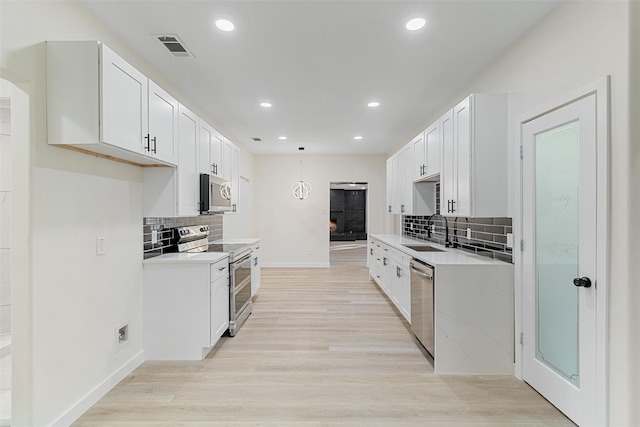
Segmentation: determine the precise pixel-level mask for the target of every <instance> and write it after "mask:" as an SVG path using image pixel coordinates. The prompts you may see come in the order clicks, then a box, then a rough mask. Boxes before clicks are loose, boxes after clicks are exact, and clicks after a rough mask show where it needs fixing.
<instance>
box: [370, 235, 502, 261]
mask: <svg viewBox="0 0 640 427" xmlns="http://www.w3.org/2000/svg"><path fill="white" fill-rule="evenodd" d="M369 237H371V238H372V239H376V240H379V241H380V242H382V243H384V244H386V245H389V246H391V247H393V248H394V249H397V250H399V251H401V252H404V253H405V254H407V255H409V256H411V257H413V258H417V259H419V260H421V261H424V262H426V263H427V264H429V265H432V266H434V267H436V266H438V265H471V264H473V265H510V264H509V263H507V262H504V261H499V260H495V259H491V258H487V257H483V256H480V255H475V254H472V253H469V252H465V251H462V250H459V249H453V248H445V247H444V246H442V245H439V244H437V243H433V242H427V241H425V240H418V239H413V238H411V237H406V236H400V235H397V234H372V235H370V236H369ZM403 245H424V246H433V247H434V248H438V249H441V250H442V251H443V252H418V251H414V250H413V249H409V248H407V247H406V246H403Z"/></svg>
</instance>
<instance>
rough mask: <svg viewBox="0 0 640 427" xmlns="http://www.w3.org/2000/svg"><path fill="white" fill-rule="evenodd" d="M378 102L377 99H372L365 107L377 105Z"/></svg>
mask: <svg viewBox="0 0 640 427" xmlns="http://www.w3.org/2000/svg"><path fill="white" fill-rule="evenodd" d="M379 105H380V103H379V102H378V101H372V102H370V103H368V104H367V107H378V106H379Z"/></svg>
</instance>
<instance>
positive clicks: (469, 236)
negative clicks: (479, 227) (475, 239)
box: [467, 227, 471, 239]
mask: <svg viewBox="0 0 640 427" xmlns="http://www.w3.org/2000/svg"><path fill="white" fill-rule="evenodd" d="M467 239H471V227H467Z"/></svg>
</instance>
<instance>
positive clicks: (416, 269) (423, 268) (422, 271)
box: [410, 260, 433, 280]
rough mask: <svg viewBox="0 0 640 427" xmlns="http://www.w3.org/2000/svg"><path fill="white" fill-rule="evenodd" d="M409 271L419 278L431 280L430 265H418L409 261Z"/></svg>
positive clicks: (431, 268)
mask: <svg viewBox="0 0 640 427" xmlns="http://www.w3.org/2000/svg"><path fill="white" fill-rule="evenodd" d="M410 267H411V271H412V272H413V273H415V274H417V275H418V276H420V277H424V278H425V279H427V280H433V267H431V266H430V265H426V264H422V263H418V262H416V261H415V260H412V261H411V265H410Z"/></svg>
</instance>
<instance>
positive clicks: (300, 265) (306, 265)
mask: <svg viewBox="0 0 640 427" xmlns="http://www.w3.org/2000/svg"><path fill="white" fill-rule="evenodd" d="M261 267H262V268H329V267H331V264H330V263H328V262H300V263H297V262H274V263H263V264H261Z"/></svg>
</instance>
